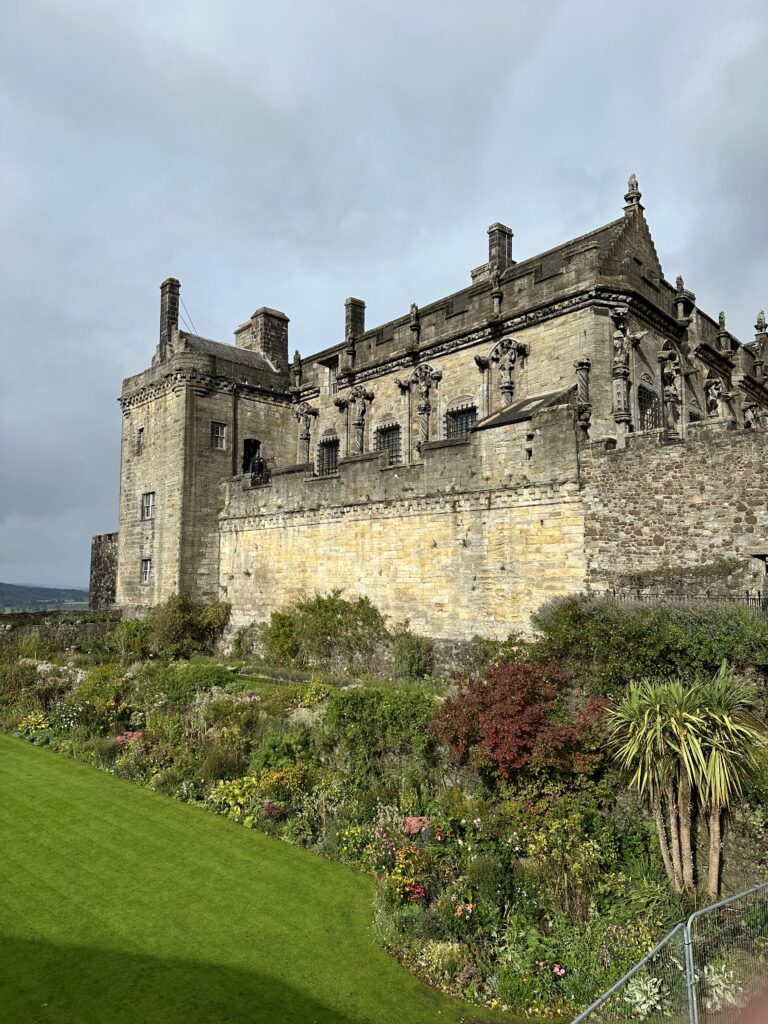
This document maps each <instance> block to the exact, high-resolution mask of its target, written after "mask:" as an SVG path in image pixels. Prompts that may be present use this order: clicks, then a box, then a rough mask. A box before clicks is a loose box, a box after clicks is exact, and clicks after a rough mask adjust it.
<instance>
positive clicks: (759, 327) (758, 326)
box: [755, 309, 766, 334]
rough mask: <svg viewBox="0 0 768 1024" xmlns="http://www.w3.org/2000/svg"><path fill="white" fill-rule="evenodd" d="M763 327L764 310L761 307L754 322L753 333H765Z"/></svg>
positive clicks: (764, 326)
mask: <svg viewBox="0 0 768 1024" xmlns="http://www.w3.org/2000/svg"><path fill="white" fill-rule="evenodd" d="M765 328H766V324H765V310H764V309H761V310H760V312H759V313H758V314H757V320H756V322H755V333H756V334H765Z"/></svg>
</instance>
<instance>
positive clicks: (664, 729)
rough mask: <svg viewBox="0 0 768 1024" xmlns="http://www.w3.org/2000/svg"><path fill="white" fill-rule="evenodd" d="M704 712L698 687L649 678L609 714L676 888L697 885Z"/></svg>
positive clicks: (633, 685)
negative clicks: (697, 794)
mask: <svg viewBox="0 0 768 1024" xmlns="http://www.w3.org/2000/svg"><path fill="white" fill-rule="evenodd" d="M698 711H699V709H698V700H697V694H696V692H694V690H693V688H688V687H685V686H683V685H682V684H681V683H679V682H665V681H660V680H653V679H643V680H641V681H640V682H637V683H631V684H630V686H629V689H628V690H627V693H626V695H625V696H624V698H623V699H622V700H621V701H620V702H619V703H618V704H617V705H615V706H614V707H613V708H612V709H611V711H610V712H609V717H608V724H609V730H610V733H609V736H610V742H611V744H612V745H613V747H614V750H615V755H616V759H617V760H618V761H619V763H620V764H621V765H622V767H624V768H625V770H626V771H628V772H630V786H632V788H633V789H636V790H637V791H638V792H639V793H640V794H641V796H643V797H644V798H645V799H646V800H647V801H648V803H649V804H650V806H651V810H652V812H653V818H654V821H655V823H656V831H657V833H658V837H659V846H660V849H661V856H662V859H663V861H664V868H665V870H666V872H667V877H668V878H669V882H670V885H671V886H672V888H673V889H674V890H675V892H679V891H680V890H681V889H683V888H686V889H692V888H693V885H694V870H693V850H692V844H691V813H692V805H693V786H692V779H694V778H696V777H697V774H698V771H699V770H700V768H701V766H702V764H703V753H702V751H701V747H700V744H699V742H698V731H699V729H700V727H701V724H702V722H701V718H700V715H699V713H698ZM665 812H666V820H665Z"/></svg>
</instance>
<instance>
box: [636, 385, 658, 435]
mask: <svg viewBox="0 0 768 1024" xmlns="http://www.w3.org/2000/svg"><path fill="white" fill-rule="evenodd" d="M637 413H638V420H639V423H640V429H641V430H656V428H657V427H660V426H661V411H660V409H659V396H658V395H657V394H656V392H655V391H653V390H652V389H651V388H649V387H646V386H645V384H641V385H640V386H639V387H638V389H637Z"/></svg>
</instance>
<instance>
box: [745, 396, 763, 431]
mask: <svg viewBox="0 0 768 1024" xmlns="http://www.w3.org/2000/svg"><path fill="white" fill-rule="evenodd" d="M743 413H744V426H745V428H746V429H747V430H754V429H755V428H756V427H758V426H760V412H759V409H758V407H757V406H756V405H754V404H753V403H752V402H750V403H749V404H748V405H745V406H744V408H743Z"/></svg>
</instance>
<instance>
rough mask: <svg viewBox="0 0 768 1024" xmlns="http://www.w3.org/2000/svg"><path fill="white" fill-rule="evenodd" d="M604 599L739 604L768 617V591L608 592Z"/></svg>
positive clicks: (605, 593) (626, 601)
mask: <svg viewBox="0 0 768 1024" xmlns="http://www.w3.org/2000/svg"><path fill="white" fill-rule="evenodd" d="M601 596H602V597H610V598H611V599H612V600H613V601H618V602H619V603H620V604H633V603H635V602H637V601H641V602H652V603H654V604H655V603H662V604H663V603H664V602H665V601H669V602H671V603H673V604H738V605H742V606H743V607H745V608H752V609H753V610H754V611H756V612H762V614H763V615H768V590H756V591H754V592H751V591H749V590H745V591H744V593H743V594H730V595H720V594H712V593H710V591H708V590H706V591H704V592H703V593H702V592H701V591H687V592H685V593H674V594H671V593H666V592H663V591H658V592H653V591H649V592H642V593H641V592H640V591H629V590H627V591H618V590H607V591H604V592H603V594H601Z"/></svg>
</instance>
